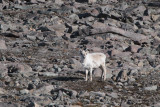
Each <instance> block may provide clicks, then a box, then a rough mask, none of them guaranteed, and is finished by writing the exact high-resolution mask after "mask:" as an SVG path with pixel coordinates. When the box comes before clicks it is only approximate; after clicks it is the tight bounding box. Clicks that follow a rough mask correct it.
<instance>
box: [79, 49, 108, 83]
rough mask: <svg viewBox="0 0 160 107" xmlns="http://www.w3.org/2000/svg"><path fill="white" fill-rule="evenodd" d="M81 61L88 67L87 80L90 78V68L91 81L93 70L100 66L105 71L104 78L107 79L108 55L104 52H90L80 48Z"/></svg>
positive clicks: (102, 76)
mask: <svg viewBox="0 0 160 107" xmlns="http://www.w3.org/2000/svg"><path fill="white" fill-rule="evenodd" d="M80 55H81V62H82V65H83V66H84V68H85V69H86V77H85V81H87V80H88V70H90V81H92V71H93V69H94V68H100V69H101V70H102V71H103V73H102V75H101V78H102V80H104V81H105V80H106V64H105V60H106V55H105V54H103V53H89V52H88V51H84V50H80Z"/></svg>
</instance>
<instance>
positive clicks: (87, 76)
mask: <svg viewBox="0 0 160 107" xmlns="http://www.w3.org/2000/svg"><path fill="white" fill-rule="evenodd" d="M87 80H88V70H87V69H86V78H85V81H87Z"/></svg>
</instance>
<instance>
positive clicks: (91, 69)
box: [90, 68, 93, 81]
mask: <svg viewBox="0 0 160 107" xmlns="http://www.w3.org/2000/svg"><path fill="white" fill-rule="evenodd" d="M92 71H93V68H90V81H92Z"/></svg>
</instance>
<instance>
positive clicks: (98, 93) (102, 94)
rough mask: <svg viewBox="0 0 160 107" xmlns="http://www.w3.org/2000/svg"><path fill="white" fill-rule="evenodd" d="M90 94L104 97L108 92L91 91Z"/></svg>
mask: <svg viewBox="0 0 160 107" xmlns="http://www.w3.org/2000/svg"><path fill="white" fill-rule="evenodd" d="M90 95H95V96H99V97H104V96H105V95H106V94H105V93H103V92H93V91H91V92H90Z"/></svg>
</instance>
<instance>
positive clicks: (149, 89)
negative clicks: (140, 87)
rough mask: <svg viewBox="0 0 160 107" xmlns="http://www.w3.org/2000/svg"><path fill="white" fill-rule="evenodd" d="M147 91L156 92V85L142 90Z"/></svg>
mask: <svg viewBox="0 0 160 107" xmlns="http://www.w3.org/2000/svg"><path fill="white" fill-rule="evenodd" d="M144 89H145V90H147V91H156V90H157V85H153V86H149V87H145V88H144Z"/></svg>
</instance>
